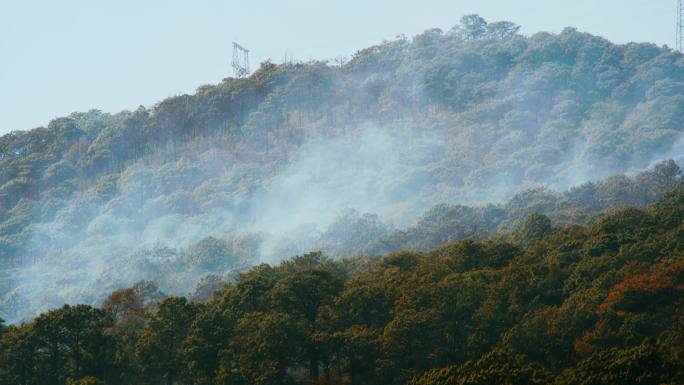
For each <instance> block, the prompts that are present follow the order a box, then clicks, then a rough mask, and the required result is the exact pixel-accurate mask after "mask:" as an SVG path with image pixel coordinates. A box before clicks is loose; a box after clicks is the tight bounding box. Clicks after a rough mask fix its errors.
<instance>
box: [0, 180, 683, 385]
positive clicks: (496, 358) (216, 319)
mask: <svg viewBox="0 0 684 385" xmlns="http://www.w3.org/2000/svg"><path fill="white" fill-rule="evenodd" d="M542 222H543V221H539V220H537V221H534V222H531V223H526V224H525V225H524V226H523V229H522V230H521V231H519V232H517V233H516V234H515V235H514V236H513V237H512V238H511V240H510V241H509V242H504V241H493V240H487V241H473V240H466V241H459V242H455V243H450V244H446V245H443V246H440V247H438V248H435V249H433V250H431V251H429V252H410V251H405V252H399V253H394V254H390V255H387V256H384V257H382V258H379V257H374V258H369V257H357V258H351V259H342V260H332V259H329V258H326V257H324V256H322V255H321V254H320V253H310V254H306V255H302V256H298V257H295V258H293V259H291V260H288V261H285V262H282V263H280V264H278V265H269V264H260V265H258V266H255V267H253V268H251V269H250V270H249V271H246V272H243V273H239V274H238V275H237V277H236V279H235V281H234V282H232V283H230V284H227V285H224V286H222V287H221V288H220V290H218V291H216V292H215V293H214V295H213V296H212V298H211V299H210V300H209V301H206V302H191V301H189V300H187V299H185V298H183V297H169V298H165V299H162V300H159V295H160V294H159V292H158V289H157V288H156V287H155V286H154V285H153V284H152V283H149V282H147V283H141V284H138V285H136V286H134V287H131V288H125V289H121V290H117V291H115V292H114V293H112V294H111V296H109V298H108V299H107V300H106V301H104V303H103V305H102V308H93V307H90V306H87V305H77V306H69V305H65V306H64V307H62V308H59V309H55V310H52V311H49V312H47V313H44V314H41V315H40V316H39V317H38V318H36V319H35V320H33V321H32V322H29V323H24V324H21V325H13V326H9V327H7V328H2V329H1V330H0V333H2V337H1V338H0V383H2V384H49V385H50V384H64V383H68V384H91V385H92V384H226V385H229V384H253V385H261V384H295V383H309V384H411V385H442V384H444V385H447V384H448V385H451V384H482V385H485V384H510V385H514V384H550V383H555V384H559V385H560V384H597V385H599V384H605V385H613V384H682V383H684V382H683V380H682V379H684V314H683V313H682V305H684V303H683V302H682V301H683V300H684V192H683V191H682V190H681V189H678V190H674V191H672V192H670V193H668V194H667V195H666V196H665V197H664V198H663V199H662V200H660V201H659V202H658V203H657V204H655V205H653V206H651V207H649V208H648V209H637V208H623V209H616V210H614V211H612V212H611V213H609V214H605V215H602V216H600V217H598V218H597V219H596V221H595V223H594V224H593V225H592V226H590V227H581V226H576V225H571V226H568V227H565V228H563V229H554V228H550V227H549V226H543V225H541V226H540V225H539V223H542ZM157 301H159V302H157Z"/></svg>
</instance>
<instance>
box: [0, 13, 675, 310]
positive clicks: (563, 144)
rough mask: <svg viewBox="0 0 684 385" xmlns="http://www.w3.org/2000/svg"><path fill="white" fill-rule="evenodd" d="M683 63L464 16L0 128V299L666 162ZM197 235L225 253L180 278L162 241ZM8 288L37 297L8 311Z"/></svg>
mask: <svg viewBox="0 0 684 385" xmlns="http://www.w3.org/2000/svg"><path fill="white" fill-rule="evenodd" d="M683 67H684V59H683V56H682V55H681V54H680V53H677V52H674V51H672V50H670V49H667V48H659V47H657V46H654V45H652V44H627V45H615V44H612V43H610V42H609V41H606V40H605V39H602V38H599V37H596V36H592V35H590V34H586V33H580V32H578V31H576V30H574V29H566V30H564V31H563V32H562V33H561V34H558V35H553V34H548V33H538V34H535V35H533V36H529V37H526V36H521V35H519V34H517V29H516V27H515V26H514V25H511V24H507V23H490V24H487V23H486V22H485V21H483V20H481V19H479V18H477V17H468V18H464V19H463V21H462V23H461V24H459V25H457V26H456V27H454V29H452V30H450V31H448V32H446V33H444V32H442V31H439V30H428V31H426V32H424V33H423V34H421V35H418V36H415V37H413V38H412V39H407V38H398V39H396V40H394V41H389V42H383V43H382V44H379V45H377V46H374V47H369V48H367V49H363V50H361V51H359V52H357V54H356V55H354V57H353V58H352V59H351V60H350V61H349V62H348V63H345V64H343V65H330V64H328V63H325V62H309V63H283V64H278V65H276V64H273V63H270V62H266V63H263V64H262V65H261V67H260V68H259V69H258V70H257V71H256V72H255V73H254V74H252V75H251V76H249V77H248V78H244V79H230V78H229V79H225V80H224V81H223V82H221V83H220V84H218V85H208V86H202V87H199V88H198V90H197V92H196V93H195V94H193V95H179V96H175V97H172V98H169V99H166V100H164V101H162V102H160V103H158V104H157V105H155V106H154V107H152V108H149V109H148V108H144V107H141V108H139V109H137V110H136V111H124V112H121V113H118V114H113V115H112V114H105V113H101V112H98V111H90V112H87V113H75V114H72V115H70V116H69V117H65V118H59V119H55V120H54V121H52V122H50V124H49V125H48V127H47V128H37V129H35V130H31V131H29V132H14V133H11V134H8V135H5V136H3V137H2V138H1V139H0V261H1V262H2V264H3V266H4V267H3V269H4V271H3V276H5V278H3V281H2V285H0V286H1V287H2V288H3V290H4V291H5V294H4V295H3V300H2V302H3V305H2V309H0V312H2V314H3V315H4V316H6V317H8V318H11V319H13V320H16V319H19V318H21V317H24V316H30V315H31V314H35V312H36V311H38V310H39V309H42V310H46V309H47V308H48V307H53V306H55V305H59V304H61V303H63V302H72V303H73V302H87V303H92V304H95V303H99V302H100V301H101V299H102V298H103V296H104V295H105V294H106V293H108V292H109V291H111V289H112V287H120V286H129V285H131V284H133V283H134V282H135V281H137V280H139V279H141V278H145V277H148V276H149V274H148V273H150V272H153V271H157V270H159V269H161V270H163V271H164V275H165V276H169V277H172V278H173V277H176V278H177V279H175V281H174V282H177V283H178V286H177V287H176V288H175V289H174V290H175V291H174V292H176V293H184V292H187V291H189V290H191V289H192V286H193V281H194V280H196V279H199V277H200V276H201V275H202V274H203V273H204V272H207V271H209V272H215V273H219V274H224V273H226V272H230V271H235V270H237V269H241V268H244V267H246V265H249V264H251V263H256V262H257V261H278V260H280V259H282V258H285V257H288V256H291V255H293V254H296V253H300V252H302V249H307V248H309V247H316V246H318V245H317V244H316V242H314V241H312V240H317V239H319V238H321V236H323V237H324V236H325V234H326V232H328V231H329V229H330V228H331V226H334V225H336V224H337V223H339V221H336V219H337V218H338V217H339V214H340V213H344V212H348V210H350V209H355V210H357V211H358V212H359V213H370V214H377V215H378V220H379V222H381V223H382V224H379V225H378V226H376V230H377V231H378V234H379V233H380V232H382V230H383V228H386V229H392V228H393V229H397V230H400V231H401V230H402V229H405V228H406V227H407V226H410V225H411V224H413V223H414V222H415V219H416V218H417V217H418V216H419V215H420V213H422V212H424V211H425V210H428V209H430V208H431V207H433V206H435V205H437V204H440V203H447V204H452V205H453V204H485V203H488V202H494V203H497V202H501V201H504V200H506V199H508V198H510V197H512V196H513V194H514V193H516V192H518V191H520V190H522V189H524V188H527V187H530V186H539V185H543V186H547V187H550V188H555V189H565V188H569V187H571V186H575V185H580V184H581V183H583V182H586V181H588V180H596V179H599V178H602V177H606V176H608V175H610V174H613V173H624V172H634V171H637V170H642V169H645V168H647V167H648V166H650V165H651V164H652V163H654V162H655V161H657V160H660V159H667V158H674V159H675V160H677V161H680V160H681V157H682V153H683V151H682V148H683V144H684V141H683V140H682V130H683V125H682V116H684V114H683V112H684V68H683ZM680 164H681V162H680ZM631 203H633V202H631ZM643 203H647V202H639V204H643ZM342 216H343V215H342ZM371 222H372V221H371ZM388 231H389V230H388ZM450 231H451V230H450ZM207 237H214V238H216V239H226V241H225V244H223V245H220V247H219V248H221V249H222V250H224V254H225V255H228V257H230V258H228V257H226V258H219V260H218V261H214V262H212V263H205V262H197V264H198V265H197V266H200V268H197V269H194V270H192V271H193V272H197V275H192V276H190V277H187V276H184V275H182V274H180V273H181V271H179V269H180V270H182V271H184V270H183V269H182V268H181V267H179V266H186V265H187V263H191V262H187V261H192V260H197V259H196V258H195V257H194V256H193V255H187V256H185V257H182V258H184V259H182V260H183V261H186V262H184V264H181V265H177V264H175V262H172V261H175V260H176V259H178V256H177V255H176V254H177V252H176V254H174V251H172V250H173V249H176V250H177V249H189V248H191V246H193V245H195V244H197V243H198V242H200V241H202V240H203V239H205V238H207ZM333 238H334V237H332V238H331V239H332V241H331V242H332V243H333V244H334V243H335V242H336V241H335V240H334V239H333ZM447 239H453V238H449V234H447ZM338 243H339V242H338ZM207 244H211V245H214V246H216V244H214V243H207ZM413 246H415V245H412V244H411V243H405V244H401V243H398V246H396V248H394V249H392V250H397V249H400V248H403V247H413ZM426 246H434V244H428V245H426ZM335 247H337V249H338V250H350V249H353V248H354V247H351V246H348V245H336V246H335ZM149 250H162V251H163V252H159V253H156V254H154V253H151V252H149ZM169 250H171V251H169ZM368 250H369V251H378V252H381V251H387V250H386V249H382V248H375V249H373V248H368ZM324 251H327V250H324ZM330 251H331V252H334V251H335V250H334V247H333V248H331V249H330ZM339 252H341V253H342V251H339ZM224 254H221V255H224ZM150 255H152V256H151V257H150ZM205 255H209V256H211V254H206V253H205ZM142 256H144V257H142ZM208 258H209V259H211V258H210V257H208ZM131 261H133V262H135V263H130V262H131ZM202 261H203V260H202ZM236 261H237V262H236ZM136 263H138V264H136ZM145 264H147V265H148V267H145V268H141V267H140V266H143V265H145ZM55 266H61V270H54V267H55ZM122 266H136V268H135V269H121V268H120V267H122ZM193 274H194V273H193ZM18 288H22V289H18ZM55 288H59V290H55ZM37 299H40V301H36V300H37ZM22 303H24V304H31V306H33V305H34V304H35V305H36V306H37V307H38V308H35V309H31V311H32V312H33V313H31V312H26V311H25V310H22V311H21V312H19V313H17V312H16V309H15V307H16V306H18V305H19V304H22Z"/></svg>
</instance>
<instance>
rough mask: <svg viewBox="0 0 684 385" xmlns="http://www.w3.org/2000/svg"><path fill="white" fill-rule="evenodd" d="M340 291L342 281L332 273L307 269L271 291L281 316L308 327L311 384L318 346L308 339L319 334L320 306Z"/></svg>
mask: <svg viewBox="0 0 684 385" xmlns="http://www.w3.org/2000/svg"><path fill="white" fill-rule="evenodd" d="M341 290H342V280H341V279H340V278H339V277H337V276H335V275H334V274H333V273H331V272H329V271H326V270H321V269H311V270H304V271H299V272H294V273H293V274H291V275H289V276H287V277H285V278H283V279H282V280H281V281H279V282H278V284H277V285H276V286H275V287H274V288H273V298H274V299H275V301H276V303H277V304H279V307H280V309H281V310H282V311H283V312H286V313H289V314H293V315H295V316H300V317H303V320H304V322H305V323H306V325H307V326H308V330H309V333H310V339H309V342H308V347H307V355H308V357H309V375H310V376H311V380H312V381H317V380H318V377H319V368H318V366H319V359H320V356H319V346H317V344H316V343H315V341H313V340H311V337H313V335H314V334H315V333H316V332H317V331H318V330H319V326H320V325H319V312H320V309H321V306H323V305H326V304H330V303H331V301H332V299H333V298H334V296H336V295H337V294H338V293H339V292H340V291H341Z"/></svg>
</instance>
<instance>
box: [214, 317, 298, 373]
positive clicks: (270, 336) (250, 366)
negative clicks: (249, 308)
mask: <svg viewBox="0 0 684 385" xmlns="http://www.w3.org/2000/svg"><path fill="white" fill-rule="evenodd" d="M306 335H307V333H306V331H305V329H304V328H303V326H302V324H301V323H299V322H297V320H296V319H295V318H294V317H292V316H289V315H287V314H283V313H280V312H268V313H261V312H256V313H248V314H246V315H245V316H244V317H242V318H241V319H240V320H239V321H238V324H237V327H236V329H235V338H234V340H233V341H232V342H231V350H232V351H233V352H234V354H235V357H236V360H237V364H238V367H239V372H240V374H241V375H242V376H243V377H244V378H245V379H246V380H247V381H246V382H247V383H249V384H254V385H279V384H283V383H284V382H285V381H284V380H285V377H286V369H287V368H288V367H292V366H294V365H296V364H297V363H299V362H300V359H301V357H302V355H303V351H302V349H301V345H300V344H299V343H298V342H300V341H303V340H305V339H306V338H307V337H306ZM224 365H225V364H224ZM223 372H224V373H230V372H232V368H231V367H227V368H225V367H224V370H223Z"/></svg>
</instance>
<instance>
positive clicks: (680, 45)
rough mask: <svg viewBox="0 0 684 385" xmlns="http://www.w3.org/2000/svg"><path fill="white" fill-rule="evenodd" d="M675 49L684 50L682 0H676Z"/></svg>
mask: <svg viewBox="0 0 684 385" xmlns="http://www.w3.org/2000/svg"><path fill="white" fill-rule="evenodd" d="M677 50H678V51H679V52H684V0H677Z"/></svg>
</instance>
